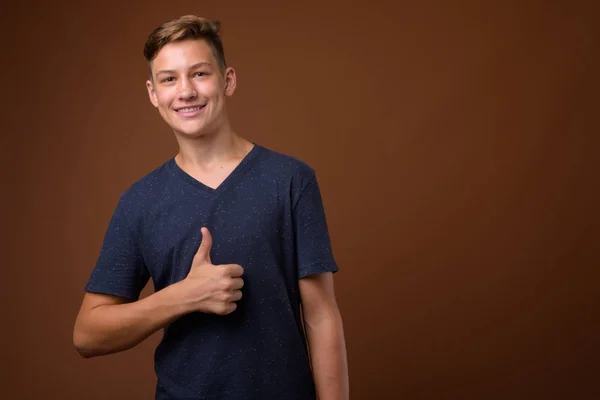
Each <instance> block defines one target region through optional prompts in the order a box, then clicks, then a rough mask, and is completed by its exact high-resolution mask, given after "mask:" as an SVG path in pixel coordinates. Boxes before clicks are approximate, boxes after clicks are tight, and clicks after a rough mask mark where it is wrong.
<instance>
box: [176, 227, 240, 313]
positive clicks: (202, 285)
mask: <svg viewBox="0 0 600 400" xmlns="http://www.w3.org/2000/svg"><path fill="white" fill-rule="evenodd" d="M201 232H202V242H201V243H200V247H199V248H198V251H197V252H196V255H195V256H194V259H193V260H192V266H191V268H190V272H189V273H188V275H187V277H186V278H185V279H184V282H183V283H184V284H185V285H184V286H185V288H186V289H185V294H186V295H185V296H184V298H185V301H186V303H188V304H189V305H190V306H191V308H192V309H193V310H194V311H201V312H206V313H214V314H219V315H227V314H230V313H232V312H233V311H234V310H235V309H236V308H237V304H236V303H235V302H236V301H238V300H240V299H241V298H242V292H241V290H240V289H241V288H242V287H243V286H244V281H243V279H242V278H241V276H242V274H243V273H244V269H243V268H242V267H241V266H240V265H237V264H222V265H214V264H213V263H212V261H211V259H210V250H211V248H212V236H211V234H210V232H209V231H208V229H207V228H202V230H201Z"/></svg>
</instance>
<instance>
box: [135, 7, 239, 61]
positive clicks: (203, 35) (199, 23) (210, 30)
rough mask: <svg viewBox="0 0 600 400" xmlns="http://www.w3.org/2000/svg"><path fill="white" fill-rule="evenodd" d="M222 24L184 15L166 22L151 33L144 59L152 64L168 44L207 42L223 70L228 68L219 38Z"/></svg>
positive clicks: (145, 47) (145, 46) (145, 48)
mask: <svg viewBox="0 0 600 400" xmlns="http://www.w3.org/2000/svg"><path fill="white" fill-rule="evenodd" d="M220 28H221V22H220V21H217V20H211V19H206V18H201V17H197V16H195V15H184V16H182V17H179V18H177V19H174V20H171V21H169V22H165V23H164V24H162V25H160V26H159V27H157V28H156V29H154V30H153V31H152V33H150V35H149V36H148V39H147V40H146V44H145V45H144V57H145V58H146V61H148V67H150V63H151V61H152V60H154V58H155V57H156V55H157V54H158V52H159V51H160V49H162V48H163V47H164V46H165V45H166V44H168V43H171V42H176V41H182V40H189V39H191V40H205V41H206V43H207V44H208V45H209V46H210V48H211V50H212V52H213V54H214V56H215V58H216V60H217V62H218V63H219V67H220V68H221V70H223V71H224V70H225V69H226V68H227V63H226V62H225V52H224V51H223V43H222V42H221V38H220V37H219V31H220Z"/></svg>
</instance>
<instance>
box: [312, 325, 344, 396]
mask: <svg viewBox="0 0 600 400" xmlns="http://www.w3.org/2000/svg"><path fill="white" fill-rule="evenodd" d="M306 335H307V339H308V343H309V349H310V356H311V363H312V367H313V376H314V380H315V385H316V388H317V394H318V397H319V400H348V398H349V383H348V362H347V356H346V345H345V340H344V330H343V326H342V320H341V317H339V315H338V316H337V317H336V318H330V319H325V320H322V321H319V322H318V324H315V325H312V326H311V325H308V324H307V326H306Z"/></svg>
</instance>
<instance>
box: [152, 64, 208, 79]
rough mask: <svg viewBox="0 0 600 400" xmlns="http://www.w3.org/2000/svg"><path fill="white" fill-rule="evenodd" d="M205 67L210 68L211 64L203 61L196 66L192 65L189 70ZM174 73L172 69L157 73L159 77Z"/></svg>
mask: <svg viewBox="0 0 600 400" xmlns="http://www.w3.org/2000/svg"><path fill="white" fill-rule="evenodd" d="M205 65H206V66H209V67H210V66H211V64H210V63H209V62H207V61H201V62H199V63H196V64H194V65H192V66H191V67H190V68H189V69H196V68H200V67H202V66H205ZM174 73H175V71H173V70H171V69H162V70H160V71H158V72H157V73H156V76H158V75H160V74H174Z"/></svg>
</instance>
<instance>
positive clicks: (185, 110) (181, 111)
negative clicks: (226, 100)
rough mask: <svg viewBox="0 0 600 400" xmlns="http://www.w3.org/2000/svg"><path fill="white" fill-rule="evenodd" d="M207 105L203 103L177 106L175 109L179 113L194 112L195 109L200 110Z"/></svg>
mask: <svg viewBox="0 0 600 400" xmlns="http://www.w3.org/2000/svg"><path fill="white" fill-rule="evenodd" d="M205 106H206V104H204V105H201V106H193V107H184V108H176V109H175V111H176V112H178V113H191V112H194V111H199V110H201V109H203V108H204V107H205Z"/></svg>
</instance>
